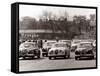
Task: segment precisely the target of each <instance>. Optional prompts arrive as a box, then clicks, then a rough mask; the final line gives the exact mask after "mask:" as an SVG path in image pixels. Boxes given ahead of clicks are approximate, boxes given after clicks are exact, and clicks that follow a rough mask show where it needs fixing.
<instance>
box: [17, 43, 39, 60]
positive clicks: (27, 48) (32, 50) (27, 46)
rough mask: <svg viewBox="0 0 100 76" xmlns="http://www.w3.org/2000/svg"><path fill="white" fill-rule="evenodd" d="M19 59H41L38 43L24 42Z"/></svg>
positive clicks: (20, 48)
mask: <svg viewBox="0 0 100 76" xmlns="http://www.w3.org/2000/svg"><path fill="white" fill-rule="evenodd" d="M19 57H23V58H24V59H25V58H26V57H32V58H35V57H37V58H40V50H39V48H38V45H37V43H36V42H24V43H22V44H20V46H19Z"/></svg>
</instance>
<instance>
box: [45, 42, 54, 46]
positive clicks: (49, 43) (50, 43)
mask: <svg viewBox="0 0 100 76" xmlns="http://www.w3.org/2000/svg"><path fill="white" fill-rule="evenodd" d="M54 43H55V42H48V43H47V44H46V45H47V46H52V44H54Z"/></svg>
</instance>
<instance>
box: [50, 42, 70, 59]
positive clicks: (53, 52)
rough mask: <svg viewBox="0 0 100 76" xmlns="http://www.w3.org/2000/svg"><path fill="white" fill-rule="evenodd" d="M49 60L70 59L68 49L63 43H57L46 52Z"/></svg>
mask: <svg viewBox="0 0 100 76" xmlns="http://www.w3.org/2000/svg"><path fill="white" fill-rule="evenodd" d="M48 57H49V59H55V58H56V57H63V58H66V57H68V58H69V57H70V47H69V46H68V45H67V44H66V43H64V42H58V43H55V44H54V45H53V47H52V48H51V49H50V50H49V52H48Z"/></svg>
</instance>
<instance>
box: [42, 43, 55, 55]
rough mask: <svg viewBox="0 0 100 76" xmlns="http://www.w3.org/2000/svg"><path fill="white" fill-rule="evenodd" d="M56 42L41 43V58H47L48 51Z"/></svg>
mask: <svg viewBox="0 0 100 76" xmlns="http://www.w3.org/2000/svg"><path fill="white" fill-rule="evenodd" d="M54 43H56V41H47V42H44V43H43V48H42V56H48V51H49V49H50V48H51V47H52V45H53V44H54Z"/></svg>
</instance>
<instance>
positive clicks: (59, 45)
mask: <svg viewBox="0 0 100 76" xmlns="http://www.w3.org/2000/svg"><path fill="white" fill-rule="evenodd" d="M54 47H67V45H66V44H55V45H54Z"/></svg>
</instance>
